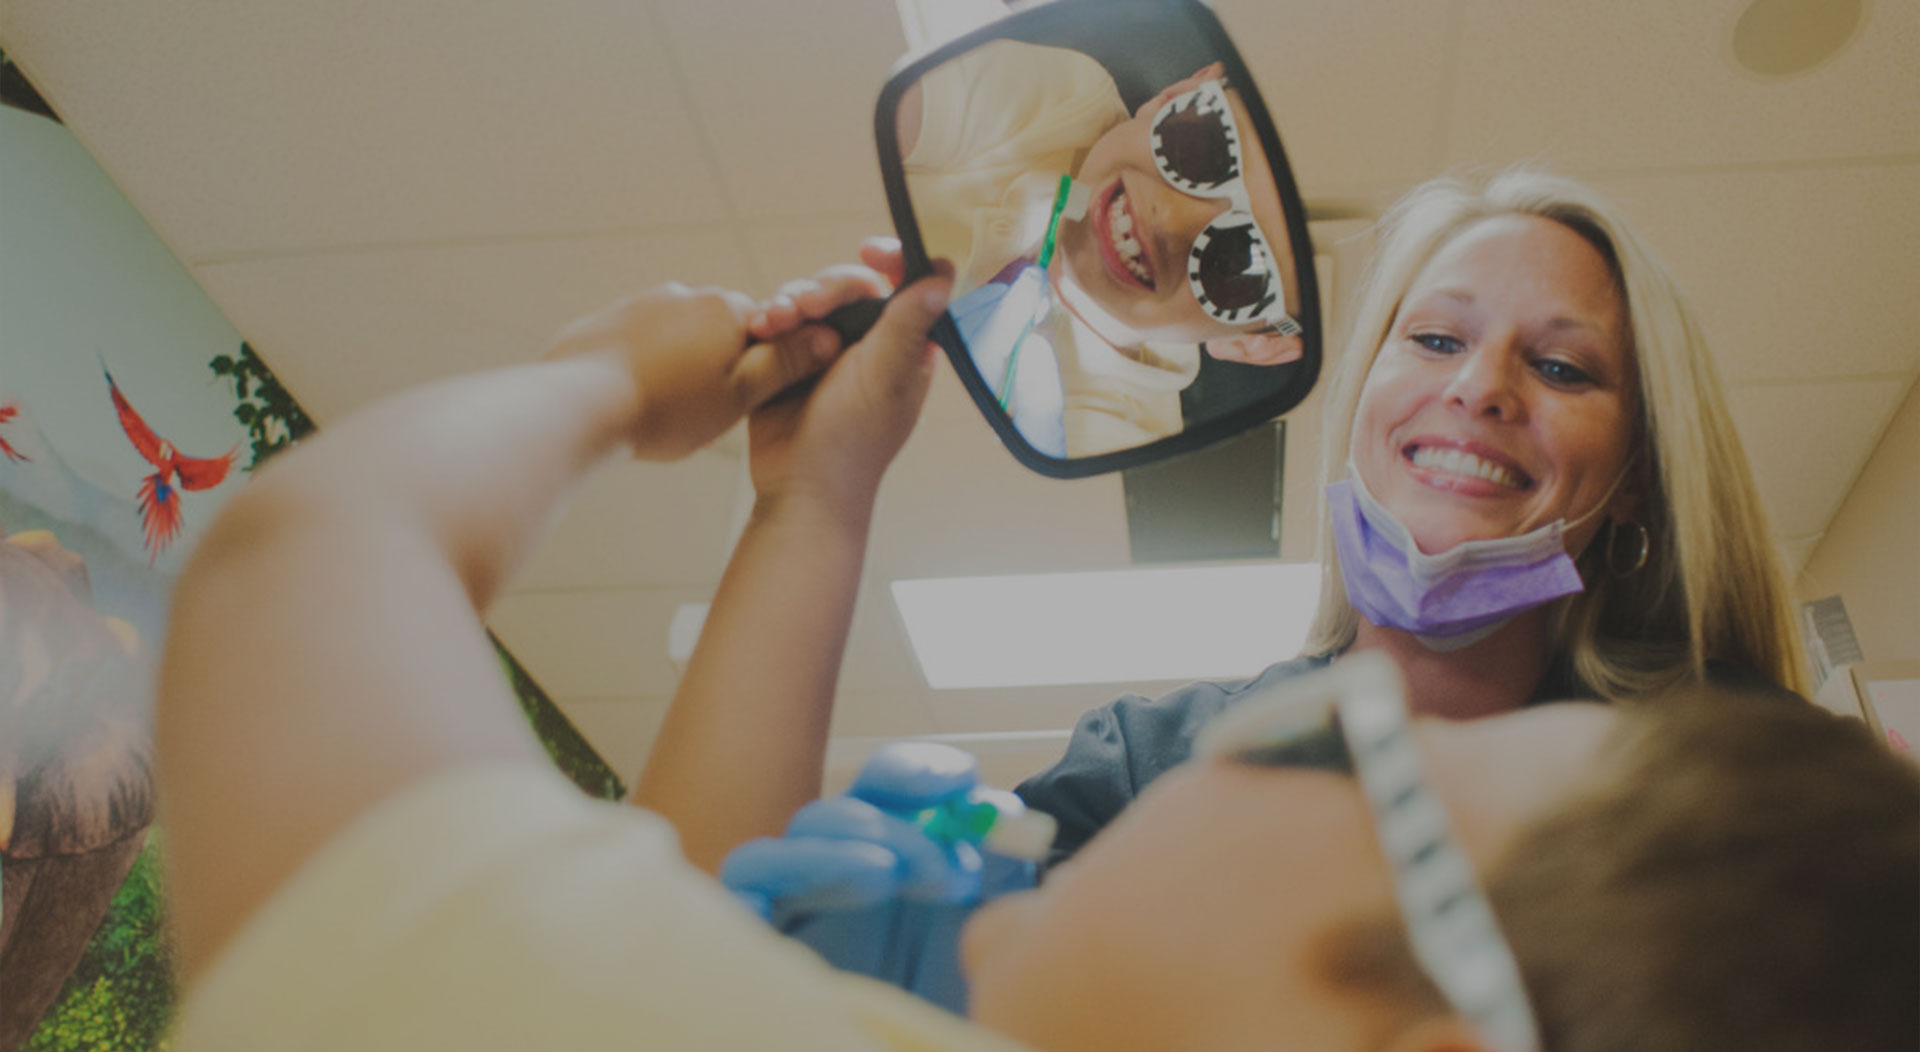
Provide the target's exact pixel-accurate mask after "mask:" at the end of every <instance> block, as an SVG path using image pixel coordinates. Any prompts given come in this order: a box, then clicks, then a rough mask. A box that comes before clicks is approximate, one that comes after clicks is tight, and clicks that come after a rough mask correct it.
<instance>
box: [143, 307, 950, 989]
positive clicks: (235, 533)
mask: <svg viewBox="0 0 1920 1052" xmlns="http://www.w3.org/2000/svg"><path fill="white" fill-rule="evenodd" d="M750 307H751V305H750V304H748V303H747V302H746V300H745V297H741V296H737V295H728V294H720V293H711V292H710V293H693V292H689V291H687V290H684V289H669V290H665V291H661V292H656V293H652V294H649V295H646V296H642V297H639V298H636V299H634V300H632V301H629V302H628V303H625V304H622V305H620V306H618V307H616V308H613V309H611V310H609V311H607V312H604V313H603V314H601V315H597V316H595V317H594V318H591V319H588V320H586V321H585V322H583V323H581V324H579V325H576V326H575V327H573V328H572V329H570V330H568V331H567V332H566V333H563V334H562V337H561V341H560V345H559V346H558V347H557V348H556V354H559V355H563V356H564V357H561V358H559V360H556V361H548V362H543V363H539V364H533V365H526V366H519V367H515V368H509V369H502V370H498V371H494V372H489V373H484V374H479V375H475V376H470V377H465V378H461V379H455V380H450V381H446V382H443V383H437V384H433V385H429V386H426V387H422V388H419V389H417V390H414V391H411V392H407V393H405V394H402V395H400V396H397V397H395V398H393V399H390V400H388V401H386V402H385V403H383V404H381V405H379V406H377V407H374V408H372V409H370V410H368V411H366V412H363V413H361V414H359V415H357V416H355V417H352V418H350V419H348V420H346V421H343V422H342V423H340V424H339V425H337V426H335V427H330V428H328V429H327V430H326V431H325V432H324V433H322V434H320V435H318V436H316V437H314V438H313V439H311V440H309V441H308V442H306V443H304V444H303V445H302V446H301V447H300V448H298V449H296V450H293V451H292V452H289V453H287V454H286V455H284V457H283V458H282V459H280V460H279V461H277V462H276V463H274V464H273V465H271V466H270V467H269V468H268V469H267V470H266V471H265V472H263V473H262V475H261V477H260V478H259V479H257V480H256V481H254V482H252V483H250V484H249V485H248V486H247V487H246V488H245V490H244V491H242V492H241V493H240V494H239V495H238V496H236V497H235V498H234V500H233V501H232V502H231V503H230V504H229V505H228V506H227V508H226V509H225V510H224V512H223V513H222V514H221V516H220V517H219V519H218V520H217V521H216V522H215V524H214V525H213V526H212V527H211V528H210V529H209V531H208V533H207V535H206V536H205V538H204V539H203V540H202V541H201V542H200V544H199V547H198V550H197V551H196V553H195V555H194V557H193V560H192V562H191V565H190V566H189V567H188V569H187V571H186V573H185V574H184V575H183V576H182V578H181V580H180V582H179V584H178V587H177V589H176V591H175V595H174V607H173V615H172V622H171V628H170V634H169V638H168V642H167V648H166V655H165V660H164V666H163V669H162V672H161V680H160V697H159V708H158V712H157V728H156V740H157V745H158V751H159V770H158V775H159V783H160V790H161V801H162V807H163V814H164V822H165V825H166V828H167V832H168V844H167V862H168V869H169V872H168V890H169V895H170V901H169V909H170V912H171V915H172V921H173V924H174V928H175V931H176V934H177V938H178V942H177V946H178V949H179V952H180V961H181V966H182V968H183V971H184V973H185V974H186V975H187V976H188V977H189V978H191V977H192V976H193V975H195V974H197V973H198V972H199V971H201V970H202V969H203V968H204V967H205V966H206V965H207V964H209V963H210V962H211V960H212V958H213V956H214V954H215V953H216V951H218V950H219V949H220V947H221V946H222V945H223V944H224V943H225V942H227V940H228V939H229V938H231V936H232V935H233V934H234V933H235V932H236V931H237V930H238V929H239V927H240V926H241V924H242V923H243V922H244V921H245V920H246V919H247V918H248V917H249V916H251V915H252V913H253V912H254V911H255V910H256V909H257V908H258V907H259V906H260V905H261V904H262V903H263V902H264V901H265V900H266V898H267V897H268V896H269V895H270V894H271V893H272V892H273V891H274V890H275V889H276V888H277V887H278V886H279V885H280V884H281V883H282V882H284V881H285V880H286V879H287V878H288V877H290V876H291V875H292V874H293V873H294V872H295V871H296V870H297V869H298V868H299V867H300V865H301V864H302V863H303V862H304V861H305V860H306V859H307V857H308V856H310V855H311V854H312V853H313V852H314V850H315V849H317V848H318V847H320V846H321V845H322V844H323V843H325V842H326V841H327V840H328V839H330V838H331V837H332V836H333V835H334V834H335V833H337V832H338V831H340V830H341V829H342V828H343V827H344V826H345V825H346V824H347V823H348V822H350V821H351V820H353V819H354V818H355V817H357V816H359V815H360V814H361V813H363V812H365V811H366V810H367V809H368V808H370V807H372V806H374V805H375V804H377V803H379V802H380V801H382V800H384V799H386V798H388V797H390V796H392V795H393V794H395V793H396V792H398V791H399V790H401V789H402V788H403V787H405V786H406V785H408V784H409V783H412V782H414V781H416V780H418V779H421V778H423V777H426V776H429V775H432V774H435V773H439V772H443V771H446V770H449V769H452V768H455V767H458V766H462V765H467V764H473V763H478V762H488V761H503V760H504V761H514V760H524V761H526V762H529V763H542V762H545V761H544V759H543V758H542V757H541V755H540V753H539V747H538V745H537V744H536V743H535V742H534V740H533V738H532V736H531V734H530V732H529V731H528V729H527V727H526V724H525V721H524V719H523V718H522V716H521V715H520V713H519V711H518V708H517V706H516V705H515V704H514V702H513V700H512V698H511V696H510V695H509V694H508V692H507V688H506V686H505V684H504V682H503V680H502V677H501V675H500V671H499V667H498V664H497V663H496V661H495V659H494V656H493V653H492V650H491V647H490V645H489V643H488V640H487V636H486V632H485V630H484V629H483V627H482V625H481V621H480V611H481V610H483V609H484V608H485V607H486V606H487V604H488V602H489V601H490V600H491V599H492V598H493V597H494V595H495V594H496V593H497V592H498V591H499V589H500V587H501V584H502V582H503V581H504V580H505V579H506V577H507V576H508V574H509V573H510V572H511V571H512V569H513V568H514V566H515V565H516V564H517V563H518V562H519V560H520V559H521V557H522V556H523V555H524V554H526V552H527V550H528V548H529V547H530V546H531V544H532V542H533V541H534V539H535V538H536V537H537V536H538V535H539V533H540V531H541V529H542V527H543V526H544V525H545V523H546V522H547V521H548V519H549V517H550V516H551V514H552V512H553V511H554V509H555V506H556V505H557V504H558V502H559V501H560V499H561V498H562V497H563V496H564V495H565V493H566V492H567V491H568V489H569V488H570V487H571V486H572V485H573V484H574V483H575V482H576V481H577V480H578V479H579V478H580V477H581V476H582V475H584V474H585V473H586V471H587V470H588V469H589V468H590V467H592V466H593V465H594V464H596V463H598V462H599V461H600V460H601V459H603V458H604V457H605V455H607V454H608V453H610V452H612V451H614V450H615V449H616V448H618V447H619V446H621V445H622V444H631V445H632V446H633V447H634V448H635V449H636V450H637V451H638V452H639V453H640V455H642V456H647V457H655V458H666V457H673V456H679V455H683V454H685V453H686V452H688V451H691V450H692V449H694V448H696V447H698V446H699V445H701V444H703V443H704V442H706V441H709V440H711V439H712V438H714V437H716V436H718V435H719V434H720V433H721V432H722V431H724V430H725V429H726V428H727V427H728V426H730V425H731V424H732V423H733V422H734V421H736V420H737V419H738V418H739V417H740V415H741V414H743V413H745V412H747V411H749V410H750V409H752V408H753V407H755V406H757V405H759V404H761V403H763V402H765V401H766V400H767V399H768V398H770V397H772V396H773V395H774V394H776V393H777V392H779V391H781V390H783V389H785V388H787V387H788V386H790V385H791V384H792V383H793V382H794V381H796V380H798V379H800V378H802V377H804V376H806V375H808V374H809V373H812V372H815V371H817V370H818V369H820V368H821V367H822V366H823V365H824V364H825V363H826V362H827V361H828V360H829V358H830V355H831V351H832V350H833V347H832V341H831V339H830V338H829V343H828V345H827V346H826V347H824V348H823V347H818V346H811V345H810V344H809V341H808V339H807V338H808V337H810V336H816V335H823V334H822V333H821V332H820V330H817V329H809V330H806V331H803V332H800V333H797V334H794V335H793V336H791V337H789V338H786V339H783V340H781V341H780V342H779V343H778V344H774V345H769V344H755V345H751V346H749V342H750V341H749V339H748V324H747V322H748V319H749V315H750ZM892 323H893V325H894V331H901V330H902V329H903V328H904V325H903V321H902V319H901V318H900V317H895V318H893V319H892ZM760 328H762V329H764V326H760ZM762 334H763V335H764V332H763V333H762ZM913 343H914V345H915V346H916V347H917V346H918V343H919V341H918V340H917V339H916V340H914V341H913Z"/></svg>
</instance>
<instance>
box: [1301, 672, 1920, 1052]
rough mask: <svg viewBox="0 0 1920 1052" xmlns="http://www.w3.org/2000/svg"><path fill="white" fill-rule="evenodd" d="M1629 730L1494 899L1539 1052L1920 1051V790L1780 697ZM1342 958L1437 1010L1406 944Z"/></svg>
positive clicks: (1372, 940)
mask: <svg viewBox="0 0 1920 1052" xmlns="http://www.w3.org/2000/svg"><path fill="white" fill-rule="evenodd" d="M1625 722H1626V726H1625V727H1624V728H1623V729H1622V731H1621V733H1620V735H1619V736H1618V737H1617V738H1616V739H1615V740H1614V742H1613V745H1612V748H1611V750H1610V751H1609V752H1608V753H1607V754H1606V755H1607V757H1608V761H1610V762H1607V761H1603V763H1604V767H1603V770H1602V771H1601V773H1600V774H1598V775H1597V776H1596V777H1594V778H1593V779H1591V780H1590V781H1589V782H1588V783H1587V785H1586V786H1585V788H1584V789H1582V790H1578V791H1576V792H1575V794H1574V795H1573V796H1572V797H1571V798H1570V799H1569V800H1568V802H1566V803H1564V804H1562V805H1560V806H1557V807H1555V808H1554V809H1553V811H1552V812H1551V813H1550V814H1549V815H1547V816H1546V817H1544V818H1542V819H1540V820H1539V821H1537V822H1535V823H1534V824H1533V825H1532V826H1531V827H1530V828H1529V829H1527V830H1526V831H1525V832H1524V833H1523V834H1522V835H1521V836H1520V837H1518V838H1517V839H1516V840H1515V842H1514V844H1513V845H1512V847H1511V848H1510V849H1509V851H1508V853H1507V855H1506V856H1505V858H1504V860H1503V861H1502V862H1500V863H1499V864H1497V865H1496V866H1495V867H1493V870H1492V872H1491V873H1490V874H1489V878H1488V881H1487V890H1488V897H1489V900H1490V902H1491V904H1492V907H1493V911H1494V913H1495V915H1496V916H1498V917H1499V920H1500V926H1501V928H1502V930H1503V931H1504V932H1505V933H1506V936H1507V939H1508V941H1509V942H1510V943H1511V944H1512V946H1513V949H1514V953H1515V956H1516V957H1517V958H1518V960H1519V963H1520V969H1521V973H1522V975H1523V976H1524V978H1525V982H1526V986H1527V991H1528V995H1529V998H1530V999H1531V1001H1532V1003H1533V1008H1534V1012H1535V1014H1536V1016H1537V1017H1538V1020H1539V1024H1540V1030H1541V1037H1542V1044H1543V1049H1545V1050H1551V1052H1628V1050H1634V1052H1639V1050H1645V1049H1689V1050H1692V1052H1712V1050H1718V1049H1726V1050H1728V1052H1734V1050H1738V1052H1787V1050H1805V1049H1847V1050H1849V1052H1871V1050H1879V1049H1885V1050H1888V1052H1894V1050H1899V1052H1911V1050H1912V1049H1915V1048H1920V768H1916V767H1915V766H1914V765H1913V764H1911V763H1909V762H1908V761H1906V760H1904V759H1902V758H1900V757H1897V756H1895V755H1894V754H1893V753H1891V752H1890V751H1889V750H1887V749H1886V748H1885V747H1883V746H1882V745H1880V744H1879V743H1878V742H1876V741H1874V740H1873V737H1872V735H1871V734H1870V733H1869V732H1868V731H1867V729H1866V727H1865V725H1863V724H1861V723H1860V722H1858V721H1856V720H1846V719H1842V718H1840V717H1837V716H1833V715H1831V714H1829V713H1827V712H1825V711H1824V710H1821V709H1818V708H1816V707H1814V706H1812V705H1809V704H1806V703H1802V702H1794V701H1789V700H1785V699H1784V698H1780V697H1777V696H1774V697H1751V696H1745V695H1736V694H1732V693H1730V692H1725V691H1715V690H1696V691H1688V692H1686V694H1685V695H1683V696H1676V697H1670V698H1667V699H1664V701H1663V702H1662V703H1659V704H1648V705H1644V706H1640V705H1636V706H1635V708H1634V710H1633V711H1632V712H1631V713H1630V714H1628V718H1627V720H1626V721H1625ZM1335 942H1336V945H1335V946H1334V948H1333V952H1332V953H1331V954H1330V955H1329V957H1328V958H1327V962H1328V965H1329V971H1330V973H1331V974H1332V975H1333V977H1335V978H1336V979H1337V980H1339V981H1342V982H1343V983H1344V985H1346V986H1348V987H1349V988H1354V989H1358V990H1361V991H1365V992H1370V993H1371V994H1373V995H1374V996H1375V997H1377V998H1379V999H1380V1000H1381V1002H1382V1003H1383V1004H1385V1005H1389V1006H1392V1008H1393V1010H1394V1011H1393V1012H1392V1014H1394V1015H1397V1016H1399V1017H1400V1018H1402V1019H1404V1018H1406V1017H1407V1016H1408V1015H1415V1016H1417V1015H1424V1014H1429V1013H1432V1012H1435V1011H1439V1010H1443V1006H1442V1005H1441V1003H1440V1002H1439V999H1438V995H1437V993H1436V992H1435V991H1433V990H1432V988H1431V985H1430V984H1428V983H1427V982H1426V981H1425V976H1424V975H1422V974H1421V973H1420V971H1419V968H1418V967H1417V966H1416V965H1414V963H1413V960H1412V958H1411V956H1410V955H1409V954H1408V952H1407V950H1406V948H1405V943H1404V939H1402V938H1401V937H1400V936H1399V933H1398V932H1397V930H1396V926H1395V925H1390V924H1385V923H1381V922H1379V921H1366V922H1362V923H1359V924H1356V925H1354V926H1352V928H1351V929H1350V930H1348V931H1346V932H1344V933H1343V935H1342V936H1341V937H1340V938H1338V939H1336V940H1335Z"/></svg>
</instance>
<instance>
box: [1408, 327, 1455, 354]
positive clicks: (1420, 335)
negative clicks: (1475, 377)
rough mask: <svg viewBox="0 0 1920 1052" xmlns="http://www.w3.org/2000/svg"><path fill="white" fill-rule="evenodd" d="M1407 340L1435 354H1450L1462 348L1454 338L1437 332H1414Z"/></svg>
mask: <svg viewBox="0 0 1920 1052" xmlns="http://www.w3.org/2000/svg"><path fill="white" fill-rule="evenodd" d="M1407 338H1408V339H1410V340H1412V341H1413V342H1415V343H1417V344H1419V345H1420V346H1422V347H1425V348H1426V349H1427V350H1429V351H1433V352H1435V353H1436V354H1452V353H1453V352H1455V351H1458V350H1460V349H1461V348H1462V346H1463V344H1461V342H1460V341H1459V340H1457V339H1455V338H1454V337H1452V336H1447V335H1443V334H1441V333H1437V332H1416V333H1414V334H1412V335H1411V336H1408V337H1407Z"/></svg>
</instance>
